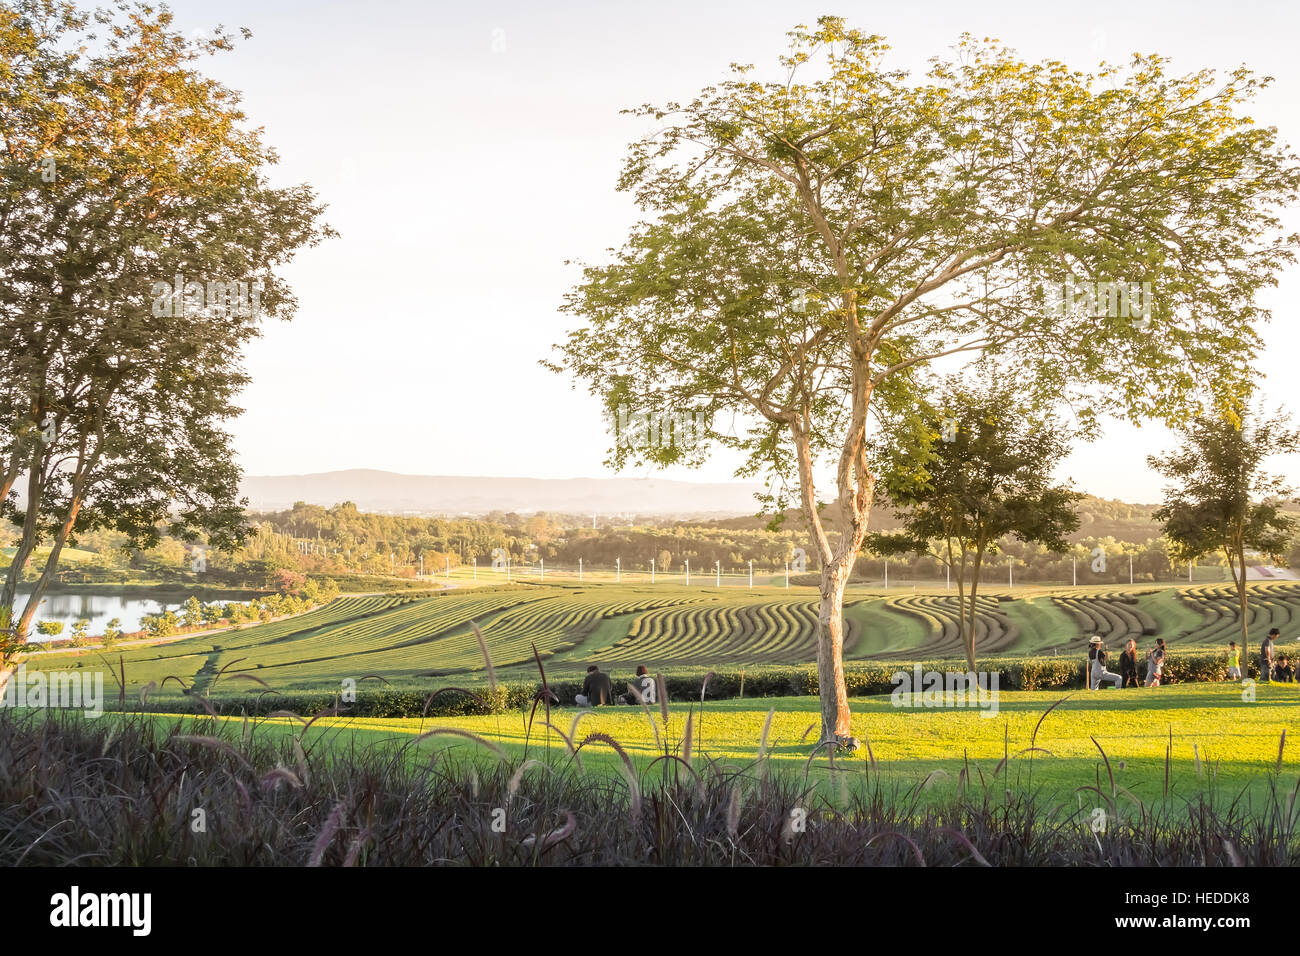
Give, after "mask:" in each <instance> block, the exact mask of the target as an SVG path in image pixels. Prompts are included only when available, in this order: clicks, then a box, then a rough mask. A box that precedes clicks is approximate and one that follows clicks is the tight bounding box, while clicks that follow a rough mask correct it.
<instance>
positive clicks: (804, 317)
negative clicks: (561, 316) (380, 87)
mask: <svg viewBox="0 0 1300 956" xmlns="http://www.w3.org/2000/svg"><path fill="white" fill-rule="evenodd" d="M790 38H791V42H790V48H789V52H788V53H787V54H786V55H785V56H784V57H782V58H781V67H782V70H781V71H780V73H779V74H778V75H777V76H775V77H772V78H770V79H769V80H768V81H767V82H763V81H761V80H760V79H759V78H758V77H756V76H754V75H753V73H754V70H753V67H750V66H735V67H734V68H733V69H734V71H735V76H734V77H733V78H731V79H729V80H727V81H725V82H721V83H719V84H717V85H715V86H711V87H708V88H706V89H704V90H703V91H701V93H700V94H699V95H698V96H697V97H696V98H695V99H694V100H692V101H691V102H690V103H687V104H685V105H680V104H676V103H669V104H667V105H665V106H652V105H647V106H644V107H641V108H639V109H636V110H633V111H632V112H633V113H634V114H635V115H637V116H639V117H642V118H644V119H646V120H648V121H652V122H653V123H654V127H655V128H654V131H653V132H651V133H649V134H647V135H646V136H644V137H643V138H641V139H639V140H637V141H636V142H634V143H633V144H632V145H631V147H630V149H629V152H628V157H627V161H626V163H625V165H624V168H623V173H622V177H621V179H620V181H619V188H620V189H622V190H625V191H628V192H631V193H632V194H633V195H634V196H635V199H636V201H637V203H638V205H639V206H640V208H641V210H642V217H641V221H640V222H638V223H637V224H636V225H635V226H634V227H632V229H631V231H630V235H629V237H628V239H627V241H626V242H625V243H624V244H623V246H622V247H621V248H620V249H618V250H617V251H614V252H612V254H611V259H610V261H609V262H608V263H606V264H602V265H589V266H585V267H584V269H583V274H582V280H581V281H580V282H579V283H578V284H577V285H576V286H575V287H574V288H573V289H571V290H570V292H569V293H568V295H567V297H566V300H565V303H564V310H565V311H566V312H567V313H568V314H570V315H572V316H574V317H576V318H578V319H580V320H582V322H583V324H582V325H581V326H580V327H578V328H575V329H574V330H572V331H571V332H570V333H569V334H568V336H567V338H566V339H565V341H564V342H562V343H560V344H558V345H557V346H556V350H557V351H558V353H559V357H558V359H557V360H555V361H553V362H547V363H545V364H547V365H548V366H549V367H550V368H552V369H553V370H555V371H557V372H567V373H569V374H571V375H573V376H574V377H575V378H576V379H578V380H580V381H582V382H584V383H585V384H586V385H587V387H588V388H589V389H590V391H591V392H592V393H593V394H594V395H597V396H599V397H600V399H601V400H602V402H603V403H604V405H605V407H606V409H607V410H608V412H609V413H610V414H611V415H614V414H616V413H618V412H619V410H620V409H624V408H626V409H631V410H634V411H635V412H636V413H637V415H638V416H644V417H645V418H647V419H649V420H651V421H654V422H659V423H660V424H661V426H662V424H663V423H664V422H676V421H678V420H680V419H682V418H685V416H687V415H689V416H690V417H691V421H692V422H693V423H695V424H696V425H697V426H698V431H699V436H700V440H699V441H696V442H685V441H681V442H679V441H676V440H668V439H675V437H676V434H677V432H676V431H675V430H673V429H665V428H663V427H660V428H658V429H657V431H656V430H655V429H649V430H645V429H642V430H641V431H643V432H647V435H646V436H643V435H641V434H637V435H635V436H634V437H635V438H637V439H638V440H634V441H624V440H616V441H615V443H614V447H613V449H612V451H611V456H610V463H611V464H613V465H615V466H622V465H624V464H626V463H629V462H635V463H651V464H658V465H667V464H674V463H680V464H687V465H693V464H697V463H699V462H701V461H703V460H704V459H705V457H707V454H708V449H709V448H710V447H712V446H713V445H715V444H721V445H723V446H726V447H731V448H735V449H738V450H740V451H741V452H743V453H744V454H745V455H746V456H747V457H746V459H745V464H744V465H743V466H742V468H741V469H740V471H739V472H738V473H739V474H740V475H743V476H753V475H760V474H761V475H765V476H767V478H768V480H769V494H768V496H767V497H765V498H764V499H763V501H764V504H765V506H766V507H769V508H771V509H773V510H774V511H777V512H778V513H781V512H784V509H785V506H786V504H787V501H788V499H789V497H790V495H791V494H794V495H796V496H797V499H798V503H799V506H800V510H801V513H802V516H803V520H804V522H805V524H806V525H807V528H808V534H809V535H810V538H811V548H810V550H811V553H812V554H813V555H814V556H815V557H816V559H817V560H818V562H819V564H820V578H821V583H820V592H821V593H820V610H819V615H818V639H817V668H818V684H819V687H820V693H821V713H822V738H823V741H825V740H827V739H828V738H834V739H836V740H839V741H841V742H844V741H847V740H848V739H849V709H848V698H847V692H846V689H845V683H844V674H843V641H844V619H843V602H844V587H845V584H846V583H847V580H848V575H849V572H850V569H851V567H852V564H853V561H854V560H855V558H856V557H857V555H858V553H859V551H860V550H861V547H862V543H863V540H864V538H865V536H866V533H867V522H868V519H869V517H870V513H871V507H872V500H873V493H874V490H875V486H876V475H875V474H874V473H873V471H872V470H871V468H870V466H869V464H868V462H867V458H866V452H867V441H868V421H869V417H870V416H871V415H872V414H873V410H874V409H875V407H876V406H883V407H884V408H885V409H892V410H894V411H895V412H897V411H899V410H904V409H907V408H914V407H916V406H918V405H919V404H920V400H921V399H922V398H923V385H924V382H923V380H922V379H921V378H920V372H921V371H923V370H924V369H925V368H926V367H927V366H928V365H930V363H932V362H934V361H935V360H937V359H939V358H941V357H944V356H952V358H951V359H949V361H951V362H960V361H962V359H969V358H971V357H973V356H981V355H982V356H984V357H986V358H987V359H988V360H989V361H990V362H996V363H997V364H998V365H999V366H1000V367H1001V368H1002V369H1003V372H1004V374H1007V375H1009V376H1013V379H1010V380H1015V381H1017V382H1020V383H1022V386H1023V389H1024V390H1025V392H1026V393H1027V394H1029V395H1032V396H1033V397H1034V398H1035V400H1036V401H1039V402H1041V403H1047V402H1048V401H1051V400H1056V399H1059V398H1060V397H1062V396H1068V397H1069V398H1071V399H1072V400H1073V402H1074V405H1075V407H1077V408H1079V409H1080V412H1081V414H1082V415H1084V416H1086V417H1087V418H1088V419H1093V418H1095V417H1096V416H1099V415H1101V414H1103V413H1110V412H1114V413H1119V414H1124V415H1128V416H1130V417H1132V418H1133V419H1135V420H1136V419H1142V418H1149V417H1152V416H1159V417H1162V418H1165V419H1167V420H1175V421H1176V420H1179V419H1180V418H1182V417H1185V416H1186V415H1187V414H1189V412H1188V409H1189V407H1194V406H1195V404H1196V403H1195V402H1194V401H1193V396H1194V395H1195V394H1196V389H1197V387H1198V385H1199V384H1200V383H1202V382H1211V383H1213V384H1214V386H1215V388H1216V389H1217V392H1216V393H1215V395H1214V396H1213V398H1212V399H1211V401H1213V402H1218V403H1224V402H1226V401H1227V398H1226V397H1225V396H1236V395H1239V394H1241V393H1242V392H1243V391H1244V389H1245V387H1246V385H1245V383H1246V381H1247V380H1248V377H1249V362H1250V359H1251V358H1252V356H1253V354H1254V352H1255V351H1256V349H1257V348H1258V345H1259V337H1258V335H1257V333H1256V332H1255V330H1254V327H1253V326H1254V322H1255V321H1256V320H1257V319H1259V318H1260V317H1261V316H1262V315H1264V314H1265V310H1264V309H1263V308H1262V307H1261V306H1259V305H1257V304H1256V302H1255V297H1254V292H1255V291H1256V290H1257V289H1258V288H1259V287H1260V286H1262V285H1265V284H1267V283H1269V282H1271V281H1273V276H1274V274H1275V273H1276V271H1277V269H1278V268H1279V267H1280V265H1281V264H1283V263H1285V262H1289V261H1291V260H1292V258H1293V256H1292V253H1291V251H1290V248H1289V247H1288V246H1287V245H1286V243H1284V242H1275V241H1273V240H1272V238H1271V237H1272V236H1273V235H1274V234H1275V233H1277V232H1278V231H1279V230H1280V220H1279V218H1278V212H1277V210H1278V207H1279V206H1280V205H1282V204H1284V203H1285V202H1287V201H1288V200H1290V198H1291V197H1292V196H1294V194H1295V191H1296V189H1297V187H1298V186H1300V167H1297V165H1296V163H1295V162H1294V159H1295V158H1294V156H1292V155H1291V154H1290V153H1288V152H1285V151H1284V150H1283V149H1281V148H1280V147H1278V146H1277V145H1276V143H1275V140H1276V133H1275V131H1274V130H1271V129H1266V128H1261V127H1258V126H1256V125H1254V124H1252V122H1251V121H1250V119H1249V118H1248V117H1245V116H1242V115H1240V113H1239V108H1240V106H1241V105H1242V104H1243V103H1244V102H1246V101H1247V100H1249V99H1250V98H1251V97H1252V96H1253V95H1254V93H1255V91H1256V90H1257V88H1258V87H1259V86H1260V85H1261V84H1262V82H1263V81H1260V80H1257V79H1255V78H1254V77H1253V76H1251V75H1250V74H1249V73H1248V72H1247V71H1245V70H1244V69H1243V70H1237V71H1235V72H1233V73H1231V74H1230V75H1228V76H1227V77H1226V79H1225V80H1223V81H1221V80H1220V79H1219V78H1217V77H1215V75H1214V74H1213V73H1211V72H1198V73H1194V74H1191V75H1188V76H1181V77H1180V76H1173V75H1170V74H1169V73H1167V72H1166V69H1165V63H1164V61H1163V59H1162V58H1160V57H1159V56H1138V57H1135V58H1134V60H1133V61H1132V64H1131V66H1130V67H1129V69H1128V71H1127V73H1125V74H1124V75H1123V76H1122V77H1119V79H1120V80H1122V82H1120V83H1119V84H1118V85H1114V84H1112V83H1111V82H1110V81H1111V80H1113V79H1116V78H1117V77H1118V74H1117V73H1116V72H1115V71H1112V70H1110V69H1109V68H1105V69H1103V70H1102V71H1101V74H1100V75H1099V76H1093V75H1090V74H1086V73H1081V72H1078V71H1074V70H1071V69H1069V68H1067V67H1066V66H1065V65H1064V64H1061V63H1058V62H1045V63H1040V64H1029V63H1025V62H1022V61H1021V60H1019V59H1018V58H1017V57H1016V56H1015V55H1014V53H1013V52H1012V51H1009V50H1007V49H1005V48H1002V47H1000V46H997V45H994V44H990V43H980V42H977V41H975V40H972V39H970V38H969V37H966V38H963V39H962V40H961V42H960V43H959V45H958V47H957V50H956V54H955V56H953V57H950V58H947V59H943V58H940V59H937V60H935V61H934V63H933V66H932V67H931V68H930V70H929V71H928V73H927V74H926V75H925V76H924V77H922V78H920V79H917V80H913V79H912V78H911V77H909V76H908V75H907V74H905V73H903V72H899V71H896V70H892V69H889V68H887V67H886V65H885V56H886V50H887V47H886V45H885V42H884V41H883V39H881V38H880V37H876V36H868V35H866V34H863V33H861V32H859V31H856V30H852V29H849V28H848V27H847V26H846V25H845V24H844V22H843V21H842V20H840V19H837V18H832V17H826V18H822V19H820V20H819V21H818V25H817V28H816V29H815V30H812V31H809V30H808V29H807V28H805V27H799V28H796V29H795V30H794V31H793V32H792V33H791V34H790ZM810 71H813V75H812V76H808V75H807V74H808V73H809V72H810ZM1099 86H1105V87H1107V88H1101V89H1099V88H1098V87H1099ZM1111 87H1113V88H1111ZM1244 171H1249V172H1250V173H1251V175H1243V172H1244ZM1075 283H1082V284H1085V286H1086V289H1085V291H1087V290H1091V291H1092V292H1093V293H1096V292H1097V291H1098V290H1101V291H1103V292H1104V293H1105V294H1104V295H1103V296H1102V298H1104V299H1107V300H1108V302H1109V300H1110V299H1112V298H1113V299H1114V300H1115V307H1114V308H1111V307H1110V306H1109V305H1107V307H1106V308H1102V307H1101V306H1100V305H1098V301H1099V300H1098V299H1097V297H1096V295H1094V296H1093V300H1092V307H1091V308H1090V307H1088V306H1087V303H1088V301H1089V300H1088V297H1087V296H1086V295H1085V296H1084V297H1083V298H1084V303H1085V304H1084V305H1083V306H1079V305H1078V304H1077V303H1076V302H1073V300H1072V294H1073V290H1075V289H1076V285H1075ZM1135 288H1136V289H1140V290H1142V293H1143V304H1142V305H1141V307H1140V308H1138V309H1137V310H1136V314H1134V313H1135V310H1133V309H1132V308H1131V306H1132V302H1131V301H1120V300H1121V299H1128V298H1131V297H1130V296H1127V292H1131V291H1132V290H1133V289H1135ZM1053 289H1055V290H1057V291H1056V292H1052V291H1051V290H1053ZM1147 291H1149V292H1150V295H1149V296H1147V295H1146V292H1147ZM1112 292H1113V293H1115V295H1114V296H1113V297H1112V296H1111V295H1110V293H1112ZM1121 292H1125V293H1126V295H1125V296H1121V295H1120V293H1121ZM723 416H725V423H723V422H719V418H720V417H723ZM700 423H703V424H702V425H701V424H700ZM1083 424H1085V425H1086V424H1087V422H1086V421H1085V422H1084V423H1083ZM665 434H667V435H668V439H665ZM655 435H657V436H658V440H657V441H655V440H653V439H654V437H655ZM823 464H824V465H827V466H829V468H830V470H831V472H832V473H833V474H834V476H835V477H834V484H835V488H834V490H835V492H836V494H835V497H834V499H833V502H832V503H831V504H830V505H829V506H828V508H829V511H828V517H829V518H831V519H833V522H827V523H825V524H824V523H823V519H822V514H821V507H822V502H821V501H820V499H819V491H818V481H817V480H816V476H817V474H818V468H819V467H820V466H821V465H823ZM832 525H833V527H832Z"/></svg>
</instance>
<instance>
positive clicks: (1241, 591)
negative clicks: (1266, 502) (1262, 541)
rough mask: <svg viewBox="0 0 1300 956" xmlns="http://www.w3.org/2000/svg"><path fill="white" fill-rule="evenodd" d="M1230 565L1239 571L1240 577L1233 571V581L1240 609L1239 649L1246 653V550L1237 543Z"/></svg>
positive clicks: (1247, 643)
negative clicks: (1234, 565) (1235, 566)
mask: <svg viewBox="0 0 1300 956" xmlns="http://www.w3.org/2000/svg"><path fill="white" fill-rule="evenodd" d="M1230 563H1231V564H1236V565H1237V567H1238V568H1240V569H1241V575H1240V576H1238V575H1237V572H1236V570H1235V569H1234V571H1233V575H1232V576H1233V579H1234V582H1235V583H1236V585H1237V604H1238V606H1239V607H1240V609H1241V647H1242V653H1248V652H1249V649H1250V633H1249V632H1250V628H1249V627H1248V626H1247V623H1246V615H1247V611H1248V607H1247V601H1246V548H1245V546H1244V545H1243V544H1241V543H1240V542H1238V544H1237V553H1236V554H1234V555H1233V556H1232V560H1231V562H1230Z"/></svg>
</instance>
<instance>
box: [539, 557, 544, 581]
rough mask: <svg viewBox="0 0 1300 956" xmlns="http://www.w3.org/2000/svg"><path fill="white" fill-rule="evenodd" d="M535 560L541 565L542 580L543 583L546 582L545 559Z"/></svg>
mask: <svg viewBox="0 0 1300 956" xmlns="http://www.w3.org/2000/svg"><path fill="white" fill-rule="evenodd" d="M537 560H538V561H540V562H541V563H542V580H543V581H545V580H546V559H545V558H538V559H537Z"/></svg>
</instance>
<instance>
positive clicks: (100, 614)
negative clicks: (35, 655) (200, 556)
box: [14, 588, 247, 642]
mask: <svg viewBox="0 0 1300 956" xmlns="http://www.w3.org/2000/svg"><path fill="white" fill-rule="evenodd" d="M30 594H31V590H30V589H28V590H25V591H24V590H23V589H21V588H20V589H19V591H18V600H17V601H16V602H14V604H15V609H14V616H15V617H17V616H18V615H19V614H21V613H22V609H23V608H24V607H26V606H27V599H28V597H29V596H30ZM163 599H165V600H163ZM187 600H188V597H186V596H185V595H183V594H173V593H168V594H163V595H159V597H158V598H149V597H145V596H143V595H141V594H140V593H139V592H129V591H128V592H121V593H114V592H105V591H95V592H85V591H59V592H57V593H55V594H47V595H46V596H45V598H44V600H42V601H41V603H40V605H39V606H38V607H37V610H36V616H35V617H34V618H32V627H31V635H30V637H29V640H31V641H33V642H36V641H51V640H67V639H68V638H69V637H71V636H72V625H73V624H75V623H77V621H80V620H88V621H90V629H89V631H88V632H87V633H88V634H89V635H90V636H92V637H94V636H97V635H100V634H103V633H104V627H105V625H107V624H108V622H109V621H111V620H112V619H113V618H118V619H119V620H120V621H121V624H120V625H119V626H120V627H121V629H122V631H123V632H124V633H127V634H129V633H131V632H132V631H138V630H141V627H142V625H141V623H140V620H141V618H143V617H144V616H145V615H147V614H160V613H162V612H163V611H168V610H170V611H176V612H177V613H179V612H180V611H181V609H182V608H183V607H184V605H185V602H186V601H187ZM222 600H228V599H224V598H223V599H222ZM234 600H239V599H238V598H235V599H234ZM245 600H247V599H246V598H245ZM41 621H61V622H62V623H63V633H62V634H59V635H57V636H47V635H45V634H38V633H36V625H37V624H39V623H40V622H41Z"/></svg>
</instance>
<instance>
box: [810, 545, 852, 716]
mask: <svg viewBox="0 0 1300 956" xmlns="http://www.w3.org/2000/svg"><path fill="white" fill-rule="evenodd" d="M852 567H853V561H852V559H851V558H850V560H849V561H848V562H847V563H846V562H843V561H836V562H833V563H832V564H829V565H825V566H823V567H822V581H821V607H820V608H819V610H818V615H817V690H818V693H819V694H820V696H821V710H822V740H829V739H830V738H832V737H836V738H843V737H848V736H850V733H849V693H848V687H847V685H846V684H845V682H844V589H845V588H846V587H847V586H848V583H849V572H850V570H851V569H852Z"/></svg>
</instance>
